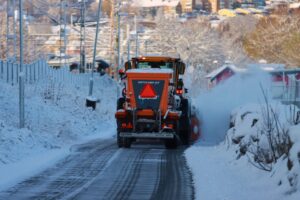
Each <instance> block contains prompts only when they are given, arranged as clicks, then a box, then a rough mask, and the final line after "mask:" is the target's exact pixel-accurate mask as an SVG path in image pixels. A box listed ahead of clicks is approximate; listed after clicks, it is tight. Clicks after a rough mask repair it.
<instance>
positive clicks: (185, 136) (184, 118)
mask: <svg viewBox="0 0 300 200" xmlns="http://www.w3.org/2000/svg"><path fill="white" fill-rule="evenodd" d="M180 110H181V111H182V115H181V117H180V121H179V129H180V134H179V136H180V140H181V143H182V144H183V145H189V144H190V135H191V131H190V129H191V114H190V106H189V101H188V99H182V100H181V108H180Z"/></svg>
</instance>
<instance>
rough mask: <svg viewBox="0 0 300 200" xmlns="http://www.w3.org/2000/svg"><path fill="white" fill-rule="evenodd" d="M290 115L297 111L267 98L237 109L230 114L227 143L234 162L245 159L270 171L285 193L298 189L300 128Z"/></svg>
mask: <svg viewBox="0 0 300 200" xmlns="http://www.w3.org/2000/svg"><path fill="white" fill-rule="evenodd" d="M291 112H295V113H297V112H299V109H298V108H297V107H296V106H294V105H282V104H280V103H274V102H272V103H271V102H269V101H268V100H267V99H265V103H264V104H261V105H259V104H252V105H246V106H242V107H239V108H237V109H235V110H234V111H233V112H232V114H231V123H230V124H231V128H230V129H229V130H228V132H227V140H226V141H227V145H228V147H229V148H233V149H234V150H235V152H236V154H237V159H239V158H241V157H243V156H246V157H247V158H248V160H249V162H250V163H251V164H253V165H254V166H255V167H257V168H259V169H262V170H265V171H269V172H272V174H275V177H276V179H277V180H276V181H277V184H278V185H282V184H283V185H286V186H288V187H287V189H286V192H288V193H292V192H295V191H297V190H299V189H300V185H299V184H298V182H299V175H300V170H299V169H300V167H299V166H300V126H299V125H297V123H298V121H297V120H299V119H297V117H296V116H297V115H296V114H295V113H291ZM294 117H296V118H294ZM279 166H285V167H284V168H280V167H279ZM284 183H286V184H284Z"/></svg>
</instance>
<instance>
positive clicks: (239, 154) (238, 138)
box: [185, 103, 300, 200]
mask: <svg viewBox="0 0 300 200" xmlns="http://www.w3.org/2000/svg"><path fill="white" fill-rule="evenodd" d="M261 106H262V105H261V104H249V105H245V106H240V107H238V108H236V109H234V110H233V112H232V119H231V120H232V128H230V129H229V130H228V132H227V137H226V140H225V141H224V142H222V143H220V144H219V145H218V146H209V147H207V146H206V147H205V146H200V145H197V146H193V147H191V148H189V149H188V150H187V151H186V152H185V155H186V158H187V162H188V165H189V166H190V168H191V170H192V173H193V175H194V181H195V187H196V199H207V200H209V199H213V200H216V199H228V200H235V199H236V200H239V199H245V200H247V199H249V200H250V199H258V200H265V199H272V200H281V199H286V200H296V199H299V197H300V125H291V123H293V120H292V119H291V116H293V115H289V114H288V113H289V112H290V110H294V109H293V106H285V105H282V104H279V103H275V104H272V106H273V108H274V110H276V113H277V114H278V115H277V116H278V119H279V120H280V126H281V128H283V127H284V129H285V130H287V132H286V133H287V134H288V136H289V137H290V139H291V142H292V146H291V149H290V150H289V153H286V154H284V153H283V152H281V154H282V155H280V154H279V152H280V151H276V152H277V153H276V154H277V156H278V158H277V160H276V161H275V160H274V159H273V160H272V159H271V160H270V162H269V163H263V162H262V161H266V160H264V159H262V158H261V156H262V154H261V153H262V152H263V156H265V155H268V156H267V158H269V156H270V153H271V150H270V143H269V141H268V138H267V137H266V135H265V134H263V131H264V129H265V123H266V122H265V119H266V118H265V114H264V113H263V112H264V111H263V109H262V107H261ZM291 107H292V109H291ZM294 111H297V109H296V108H295V110H294ZM294 122H295V121H294ZM282 130H283V129H282ZM275 133H276V135H277V134H278V133H277V132H276V131H275V130H273V132H272V134H274V135H275ZM278 138H279V136H278ZM281 142H282V143H283V142H284V141H283V140H282V141H281ZM278 143H279V142H278ZM273 145H274V144H273ZM274 146H275V145H274ZM287 146H288V144H287ZM275 147H276V146H275ZM278 147H281V146H280V145H278ZM263 158H265V157H263ZM271 158H272V157H271Z"/></svg>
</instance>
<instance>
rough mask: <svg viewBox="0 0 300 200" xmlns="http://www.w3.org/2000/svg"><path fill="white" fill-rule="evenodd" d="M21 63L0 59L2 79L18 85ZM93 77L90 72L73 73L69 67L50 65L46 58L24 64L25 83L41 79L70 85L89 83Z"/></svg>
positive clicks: (33, 82) (0, 79)
mask: <svg viewBox="0 0 300 200" xmlns="http://www.w3.org/2000/svg"><path fill="white" fill-rule="evenodd" d="M18 77H19V64H18V63H13V62H8V61H3V60H0V81H2V82H6V83H8V84H11V85H13V86H14V85H15V86H18V81H19V79H18ZM90 77H91V74H90V72H88V73H80V74H79V73H78V72H77V73H73V72H70V69H69V67H67V66H64V67H60V68H53V67H50V66H49V65H48V63H47V61H46V60H43V59H41V60H37V61H35V62H32V63H28V64H24V80H25V84H35V83H37V82H39V81H42V82H45V83H46V82H48V81H50V80H51V81H54V82H56V83H62V84H64V85H69V86H82V85H87V84H88V82H89V79H90Z"/></svg>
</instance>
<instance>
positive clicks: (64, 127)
mask: <svg viewBox="0 0 300 200" xmlns="http://www.w3.org/2000/svg"><path fill="white" fill-rule="evenodd" d="M66 76H67V75H66ZM78 76H82V75H78ZM85 79H86V83H85V84H83V85H80V84H82V82H81V83H80V84H77V83H74V85H72V84H71V83H69V82H68V83H64V82H63V81H57V80H55V81H54V80H51V79H46V80H42V81H40V82H38V83H35V84H33V85H26V90H25V95H26V97H25V113H26V114H25V115H26V122H25V123H26V127H25V128H23V129H19V128H18V123H19V118H18V109H19V107H18V105H19V103H18V87H17V86H11V85H9V84H6V83H4V81H2V80H0V91H1V93H0V108H1V109H0V190H4V189H5V188H7V187H9V186H12V185H13V184H15V183H16V182H19V181H21V180H22V179H24V178H27V177H28V176H32V175H33V174H35V173H38V172H39V171H41V170H43V169H45V168H46V167H48V166H49V165H51V164H53V163H54V162H56V161H57V160H59V159H61V158H62V157H64V156H66V155H68V153H69V147H70V146H71V145H72V144H77V143H82V142H84V141H87V140H90V139H93V138H109V137H113V135H114V134H115V130H116V127H115V120H114V111H115V109H116V105H115V104H116V103H115V102H116V99H117V95H116V94H117V92H116V90H117V84H116V82H115V81H114V80H112V79H110V78H109V77H108V76H103V77H99V76H98V75H95V82H94V90H93V91H94V95H93V96H94V97H96V98H97V99H99V100H100V102H99V103H97V107H96V110H95V111H93V110H92V109H90V108H86V107H85V99H86V96H87V94H88V80H89V79H88V78H87V77H85Z"/></svg>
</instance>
